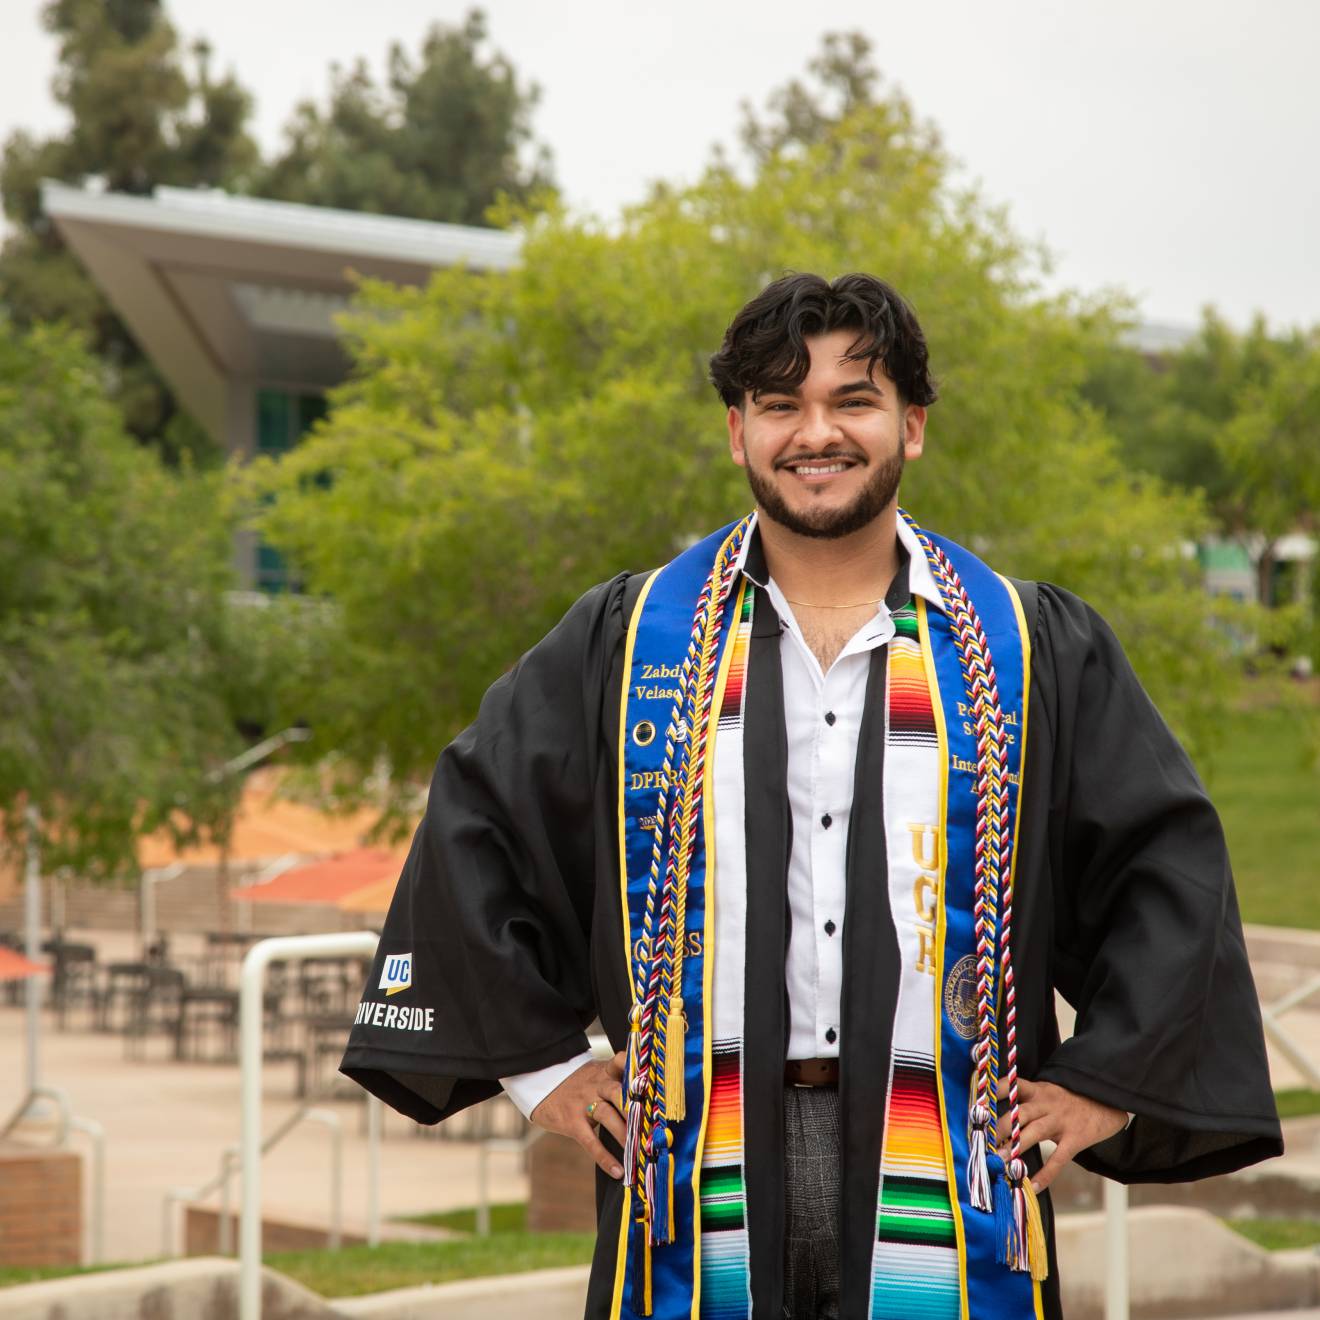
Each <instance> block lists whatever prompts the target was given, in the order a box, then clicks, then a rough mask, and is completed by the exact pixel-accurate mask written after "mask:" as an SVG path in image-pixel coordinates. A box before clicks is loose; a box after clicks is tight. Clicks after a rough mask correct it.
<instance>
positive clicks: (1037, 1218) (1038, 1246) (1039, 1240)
mask: <svg viewBox="0 0 1320 1320" xmlns="http://www.w3.org/2000/svg"><path fill="white" fill-rule="evenodd" d="M1022 1190H1023V1193H1024V1194H1025V1196H1026V1202H1027V1262H1028V1264H1029V1266H1030V1268H1031V1277H1032V1278H1033V1279H1035V1281H1036V1282H1037V1283H1039V1282H1040V1281H1041V1280H1042V1279H1045V1278H1048V1277H1049V1272H1050V1253H1049V1248H1048V1247H1047V1246H1046V1245H1045V1225H1044V1223H1043V1222H1042V1220H1041V1213H1040V1202H1039V1201H1038V1200H1037V1199H1036V1189H1035V1188H1034V1187H1033V1186H1032V1185H1031V1179H1030V1178H1025V1179H1023V1183H1022Z"/></svg>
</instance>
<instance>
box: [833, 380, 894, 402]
mask: <svg viewBox="0 0 1320 1320" xmlns="http://www.w3.org/2000/svg"><path fill="white" fill-rule="evenodd" d="M845 394H874V395H876V396H878V397H879V398H884V394H885V392H884V390H882V389H881V388H880V386H879V385H877V384H876V383H875V381H873V380H850V381H848V383H847V384H846V385H836V386H835V387H834V388H833V389H832V390H831V391H830V398H831V399H838V398H841V397H842V396H843V395H845Z"/></svg>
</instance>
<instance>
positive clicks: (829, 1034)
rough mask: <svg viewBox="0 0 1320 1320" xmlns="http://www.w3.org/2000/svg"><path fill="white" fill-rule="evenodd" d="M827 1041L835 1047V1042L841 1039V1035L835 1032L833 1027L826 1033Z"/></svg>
mask: <svg viewBox="0 0 1320 1320" xmlns="http://www.w3.org/2000/svg"><path fill="white" fill-rule="evenodd" d="M825 1039H826V1040H827V1041H829V1043H830V1044H831V1045H833V1044H834V1042H835V1041H836V1040H838V1039H839V1033H838V1032H837V1031H835V1030H834V1028H833V1027H831V1028H830V1029H829V1030H828V1031H827V1032H826V1033H825Z"/></svg>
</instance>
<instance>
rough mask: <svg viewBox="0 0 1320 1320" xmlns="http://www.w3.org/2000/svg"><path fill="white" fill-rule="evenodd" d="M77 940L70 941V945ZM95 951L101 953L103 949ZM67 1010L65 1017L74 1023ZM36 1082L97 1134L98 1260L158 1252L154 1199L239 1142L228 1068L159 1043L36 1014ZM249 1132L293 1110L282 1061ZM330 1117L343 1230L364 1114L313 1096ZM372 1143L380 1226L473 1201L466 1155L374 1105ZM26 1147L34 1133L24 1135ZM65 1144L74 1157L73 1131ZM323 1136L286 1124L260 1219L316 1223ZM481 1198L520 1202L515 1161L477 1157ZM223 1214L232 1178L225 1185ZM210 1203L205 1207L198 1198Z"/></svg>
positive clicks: (4, 1086) (15, 1086) (17, 1093)
mask: <svg viewBox="0 0 1320 1320" xmlns="http://www.w3.org/2000/svg"><path fill="white" fill-rule="evenodd" d="M80 938H81V936H80ZM89 938H90V939H91V942H93V943H96V944H98V945H99V946H101V947H102V958H103V960H110V959H112V958H114V957H116V956H119V957H127V956H129V950H128V947H127V943H125V948H124V949H123V950H116V947H115V946H116V945H117V944H118V943H119V942H120V941H125V942H126V941H127V937H124V936H104V937H102V936H92V937H89ZM107 945H108V946H109V952H106V946H107ZM85 1016H86V1015H85V1014H79V1015H78V1020H79V1022H82V1021H84V1020H85ZM43 1027H44V1033H43V1036H42V1042H41V1063H40V1068H41V1076H42V1080H43V1081H44V1082H46V1083H48V1084H50V1085H52V1086H58V1087H61V1088H62V1089H64V1090H65V1091H67V1092H68V1094H69V1098H70V1102H71V1104H72V1107H73V1111H74V1112H75V1113H76V1114H80V1115H82V1116H84V1117H87V1118H94V1119H96V1120H97V1121H98V1122H100V1123H101V1124H102V1125H103V1126H104V1128H105V1132H106V1221H107V1222H106V1229H105V1258H106V1259H107V1260H110V1261H130V1260H144V1259H155V1258H159V1257H160V1256H161V1254H162V1237H163V1223H162V1220H163V1214H162V1210H163V1203H164V1198H165V1194H166V1193H167V1192H168V1191H170V1190H171V1189H173V1188H179V1187H184V1188H186V1187H196V1186H198V1185H200V1184H202V1183H204V1182H206V1181H208V1180H209V1179H210V1178H211V1177H212V1176H213V1175H214V1174H215V1173H216V1171H217V1170H218V1168H219V1159H220V1152H221V1150H222V1149H223V1148H224V1147H225V1146H226V1145H228V1144H230V1143H234V1142H237V1141H238V1138H239V1072H238V1068H237V1066H236V1065H233V1064H203V1063H176V1062H174V1061H172V1060H169V1059H167V1058H166V1057H165V1055H166V1053H167V1043H166V1042H165V1041H163V1040H161V1039H159V1038H156V1039H152V1040H151V1041H150V1042H149V1043H148V1046H147V1051H148V1054H149V1058H148V1059H147V1060H144V1061H137V1060H126V1059H125V1058H124V1044H123V1039H122V1037H120V1036H119V1035H113V1034H107V1033H100V1032H91V1031H88V1030H86V1029H79V1030H70V1031H68V1032H65V1033H61V1032H59V1031H57V1030H56V1029H55V1025H54V1018H53V1015H52V1014H50V1013H45V1014H43ZM24 1033H25V1015H24V1011H23V1009H22V1008H13V1007H9V1006H8V1005H0V1115H3V1118H0V1122H3V1121H4V1118H7V1117H8V1115H9V1114H10V1113H11V1112H12V1111H13V1109H14V1108H15V1107H16V1106H17V1105H18V1103H19V1101H20V1100H21V1099H22V1095H23V1089H24V1083H25V1077H26V1072H25V1070H26V1063H25V1046H24V1040H25V1034H24ZM264 1082H265V1085H264V1094H265V1100H264V1120H263V1131H266V1132H269V1131H270V1130H271V1129H272V1128H274V1127H275V1125H276V1124H277V1123H279V1122H280V1121H281V1120H282V1119H283V1118H285V1117H286V1116H287V1115H288V1114H290V1113H291V1112H292V1111H293V1110H294V1109H296V1108H297V1106H298V1104H299V1102H298V1101H297V1100H296V1098H295V1097H294V1095H293V1089H294V1076H293V1069H292V1065H289V1064H280V1063H275V1064H269V1065H267V1066H266V1068H265V1077H264ZM317 1103H318V1105H324V1107H327V1108H330V1109H332V1110H334V1111H335V1112H337V1113H338V1114H339V1117H340V1121H341V1123H342V1125H343V1132H344V1222H345V1228H346V1229H353V1228H355V1227H356V1228H357V1229H359V1230H361V1229H362V1228H364V1227H365V1206H366V1187H367V1161H366V1136H365V1123H364V1118H363V1115H364V1111H365V1104H364V1103H363V1101H362V1100H359V1099H352V1100H349V1099H341V1100H328V1101H318V1102H317ZM384 1113H385V1121H384V1124H383V1140H382V1143H381V1179H380V1206H381V1214H382V1218H388V1217H390V1216H393V1215H406V1214H418V1213H424V1212H426V1211H430V1210H443V1209H452V1208H455V1207H458V1206H465V1205H472V1204H474V1203H475V1201H476V1189H477V1157H476V1146H475V1145H473V1144H471V1143H467V1142H459V1141H451V1140H436V1139H434V1138H432V1137H423V1136H420V1135H417V1134H418V1132H419V1129H418V1128H417V1125H416V1124H414V1123H412V1122H409V1121H408V1120H406V1119H403V1118H401V1117H399V1116H398V1115H397V1114H395V1113H393V1112H392V1111H391V1110H388V1109H386V1110H385V1111H384ZM31 1135H32V1139H34V1140H35V1139H37V1135H36V1130H35V1129H32V1130H31ZM73 1142H74V1145H75V1146H77V1147H79V1148H82V1149H86V1139H85V1138H83V1137H81V1136H78V1135H77V1134H75V1136H74V1138H73ZM327 1154H328V1133H327V1131H326V1130H325V1129H324V1128H323V1127H319V1126H314V1125H306V1124H305V1125H300V1126H299V1127H297V1128H295V1129H294V1131H293V1132H292V1133H290V1134H289V1136H288V1137H287V1138H286V1139H285V1141H284V1142H283V1143H282V1144H281V1145H280V1146H278V1147H277V1148H276V1149H275V1150H273V1151H272V1152H271V1153H270V1154H269V1155H268V1156H267V1157H266V1159H265V1162H264V1165H263V1174H262V1177H263V1198H262V1199H263V1204H264V1207H265V1211H266V1213H267V1215H270V1216H272V1217H288V1218H289V1219H291V1220H296V1221H298V1222H306V1223H313V1224H315V1223H321V1224H324V1223H326V1222H328V1214H329V1209H328V1206H329V1167H328V1160H327ZM490 1175H491V1180H490V1189H491V1198H492V1200H494V1201H503V1200H508V1201H514V1200H522V1199H524V1198H525V1197H526V1194H527V1184H526V1178H525V1177H524V1175H523V1171H522V1167H521V1160H520V1158H519V1157H518V1156H517V1155H515V1154H496V1155H494V1156H493V1157H492V1159H491V1161H490ZM233 1195H234V1201H233V1204H234V1205H235V1206H237V1198H238V1189H237V1179H235V1186H234V1193H233ZM210 1204H212V1205H214V1204H217V1200H216V1198H212V1200H211V1201H210Z"/></svg>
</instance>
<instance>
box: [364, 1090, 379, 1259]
mask: <svg viewBox="0 0 1320 1320" xmlns="http://www.w3.org/2000/svg"><path fill="white" fill-rule="evenodd" d="M381 1118H382V1109H381V1103H380V1101H379V1100H378V1099H377V1098H376V1097H375V1096H374V1095H372V1094H371V1092H370V1091H368V1092H367V1246H369V1247H374V1246H378V1245H379V1243H380V1120H381Z"/></svg>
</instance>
